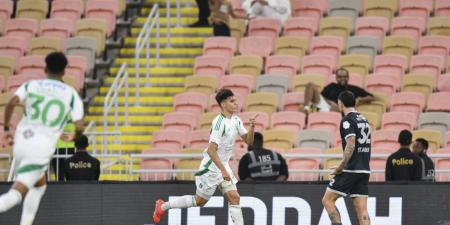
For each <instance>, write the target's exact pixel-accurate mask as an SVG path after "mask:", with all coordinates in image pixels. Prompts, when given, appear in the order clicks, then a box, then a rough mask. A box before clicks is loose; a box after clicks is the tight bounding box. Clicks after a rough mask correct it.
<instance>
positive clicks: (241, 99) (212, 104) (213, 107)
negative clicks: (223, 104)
mask: <svg viewBox="0 0 450 225" xmlns="http://www.w3.org/2000/svg"><path fill="white" fill-rule="evenodd" d="M234 97H236V100H237V103H238V109H237V110H238V112H241V111H242V109H243V108H244V106H245V97H246V96H244V95H237V94H235V95H234ZM208 111H210V112H216V113H219V112H221V109H220V106H219V104H218V103H217V101H216V94H215V93H213V94H211V95H210V97H209V105H208Z"/></svg>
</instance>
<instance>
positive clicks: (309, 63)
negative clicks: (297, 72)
mask: <svg viewBox="0 0 450 225" xmlns="http://www.w3.org/2000/svg"><path fill="white" fill-rule="evenodd" d="M335 68H336V61H335V58H333V57H332V56H329V55H322V54H320V55H307V56H304V57H303V59H302V73H316V74H322V75H324V76H326V77H329V76H331V74H332V73H333V71H334V69H335Z"/></svg>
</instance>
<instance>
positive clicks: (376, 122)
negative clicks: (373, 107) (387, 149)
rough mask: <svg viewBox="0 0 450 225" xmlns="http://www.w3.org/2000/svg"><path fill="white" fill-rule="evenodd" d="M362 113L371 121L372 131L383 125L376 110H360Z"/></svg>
mask: <svg viewBox="0 0 450 225" xmlns="http://www.w3.org/2000/svg"><path fill="white" fill-rule="evenodd" d="M360 113H361V114H362V115H363V116H364V117H366V119H367V121H369V125H370V128H371V130H372V131H375V130H377V129H379V128H380V127H381V117H380V116H379V115H378V114H377V113H376V112H369V111H360Z"/></svg>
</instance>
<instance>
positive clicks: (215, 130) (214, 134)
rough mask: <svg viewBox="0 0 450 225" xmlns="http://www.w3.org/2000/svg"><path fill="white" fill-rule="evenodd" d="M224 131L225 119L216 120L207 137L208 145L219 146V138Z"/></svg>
mask: <svg viewBox="0 0 450 225" xmlns="http://www.w3.org/2000/svg"><path fill="white" fill-rule="evenodd" d="M224 129H225V118H224V117H219V118H216V119H215V120H214V121H213V123H212V126H211V134H210V136H209V143H212V142H214V143H216V144H217V145H219V144H220V138H221V137H222V135H223V133H224Z"/></svg>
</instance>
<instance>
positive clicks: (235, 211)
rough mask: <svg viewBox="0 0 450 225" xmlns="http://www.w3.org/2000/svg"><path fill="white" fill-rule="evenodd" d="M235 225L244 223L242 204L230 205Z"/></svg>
mask: <svg viewBox="0 0 450 225" xmlns="http://www.w3.org/2000/svg"><path fill="white" fill-rule="evenodd" d="M228 208H229V209H230V214H231V219H232V220H233V223H234V225H244V217H243V216H242V209H241V206H240V205H228Z"/></svg>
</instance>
